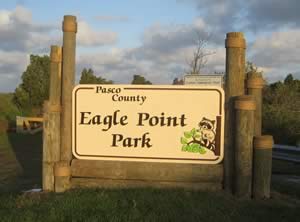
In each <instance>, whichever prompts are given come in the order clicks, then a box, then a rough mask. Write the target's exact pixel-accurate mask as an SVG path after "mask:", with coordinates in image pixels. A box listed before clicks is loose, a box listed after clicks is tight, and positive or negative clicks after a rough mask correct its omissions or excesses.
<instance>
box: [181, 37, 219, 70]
mask: <svg viewBox="0 0 300 222" xmlns="http://www.w3.org/2000/svg"><path fill="white" fill-rule="evenodd" d="M209 39H210V35H209V34H207V35H206V37H204V38H203V37H201V35H200V33H198V32H197V39H196V40H195V49H194V52H193V57H192V59H191V60H190V61H188V62H187V63H188V70H187V71H186V72H185V73H186V74H200V72H201V70H202V69H203V68H204V66H205V65H206V64H207V62H208V56H210V55H213V54H215V53H216V52H213V51H209V50H207V49H206V47H207V44H208V42H209Z"/></svg>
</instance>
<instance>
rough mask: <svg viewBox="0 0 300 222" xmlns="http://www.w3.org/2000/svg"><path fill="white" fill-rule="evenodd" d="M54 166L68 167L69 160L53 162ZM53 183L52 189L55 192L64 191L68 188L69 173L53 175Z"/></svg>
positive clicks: (69, 184)
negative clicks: (66, 174)
mask: <svg viewBox="0 0 300 222" xmlns="http://www.w3.org/2000/svg"><path fill="white" fill-rule="evenodd" d="M54 167H55V168H66V167H70V165H69V162H66V161H60V162H57V163H55V166H54ZM54 171H58V170H57V169H54ZM54 180H55V183H54V189H55V192H57V193H61V192H65V191H66V190H68V189H70V186H71V183H70V182H71V181H70V180H71V177H70V175H68V176H55V177H54Z"/></svg>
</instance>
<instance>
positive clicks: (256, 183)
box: [253, 135, 274, 199]
mask: <svg viewBox="0 0 300 222" xmlns="http://www.w3.org/2000/svg"><path fill="white" fill-rule="evenodd" d="M273 144H274V142H273V137H272V136H267V135H265V136H256V137H254V141H253V148H254V158H253V197H254V198H255V199H264V198H270V187H271V175H272V147H273Z"/></svg>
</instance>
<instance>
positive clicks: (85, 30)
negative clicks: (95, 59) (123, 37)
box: [77, 21, 118, 46]
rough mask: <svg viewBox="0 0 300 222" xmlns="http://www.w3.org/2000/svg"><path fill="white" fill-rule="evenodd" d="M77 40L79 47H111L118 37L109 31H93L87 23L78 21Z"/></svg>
mask: <svg viewBox="0 0 300 222" xmlns="http://www.w3.org/2000/svg"><path fill="white" fill-rule="evenodd" d="M77 40H78V45H80V46H103V45H112V44H115V43H116V42H117V40H118V35H117V33H116V32H111V31H106V32H104V31H95V30H93V29H92V28H91V27H90V25H89V24H88V23H87V22H85V21H79V22H78V33H77Z"/></svg>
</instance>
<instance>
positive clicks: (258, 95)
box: [247, 72, 263, 136]
mask: <svg viewBox="0 0 300 222" xmlns="http://www.w3.org/2000/svg"><path fill="white" fill-rule="evenodd" d="M254 80H255V81H256V82H257V83H259V82H261V83H262V82H263V79H262V76H261V74H260V73H255V72H251V73H248V75H247V81H248V84H247V92H248V94H249V95H253V96H254V98H255V103H256V110H255V112H254V119H255V126H254V136H260V135H261V129H262V87H263V85H262V84H261V85H260V84H251V83H253V82H254ZM258 80H260V81H258Z"/></svg>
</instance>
